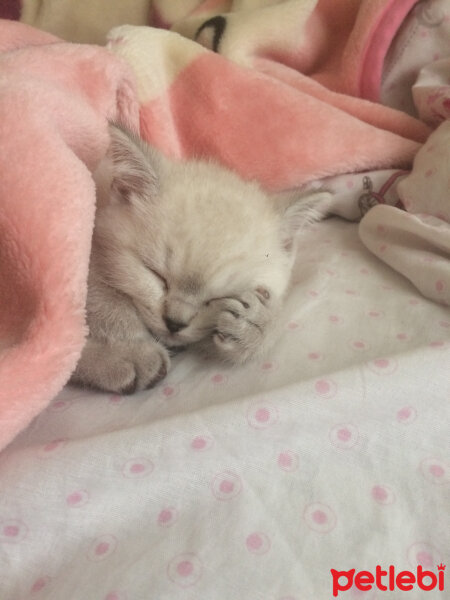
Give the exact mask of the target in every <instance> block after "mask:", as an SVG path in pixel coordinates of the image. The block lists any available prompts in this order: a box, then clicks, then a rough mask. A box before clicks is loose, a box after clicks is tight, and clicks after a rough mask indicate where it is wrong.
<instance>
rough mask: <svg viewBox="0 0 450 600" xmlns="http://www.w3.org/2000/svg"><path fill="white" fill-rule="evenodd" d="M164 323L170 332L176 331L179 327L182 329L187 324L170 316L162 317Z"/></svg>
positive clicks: (179, 329)
mask: <svg viewBox="0 0 450 600" xmlns="http://www.w3.org/2000/svg"><path fill="white" fill-rule="evenodd" d="M164 323H165V324H166V327H167V329H168V330H169V331H170V333H178V332H179V331H181V329H184V328H185V327H186V326H187V323H184V322H183V321H175V320H174V319H171V318H170V317H167V316H166V317H164Z"/></svg>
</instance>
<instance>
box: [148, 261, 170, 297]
mask: <svg viewBox="0 0 450 600" xmlns="http://www.w3.org/2000/svg"><path fill="white" fill-rule="evenodd" d="M145 266H146V268H147V270H148V271H150V273H152V274H153V275H154V276H155V277H156V278H157V279H159V281H160V282H161V284H162V286H163V288H164V291H165V292H167V291H168V289H169V284H168V283H167V279H166V278H165V277H163V276H162V275H161V273H159V272H158V271H156V270H155V269H154V268H153V267H149V266H148V265H145Z"/></svg>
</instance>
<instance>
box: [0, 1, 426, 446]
mask: <svg viewBox="0 0 450 600" xmlns="http://www.w3.org/2000/svg"><path fill="white" fill-rule="evenodd" d="M99 1H100V0H92V6H91V9H92V10H94V9H95V5H96V2H99ZM49 4H50V5H51V3H49ZM231 4H232V8H233V6H234V3H231ZM236 4H237V3H236ZM251 4H252V6H253V7H254V9H253V10H245V11H238V10H232V12H230V13H229V14H220V11H222V10H224V8H225V7H227V6H230V3H229V2H220V1H214V2H212V1H209V2H197V3H195V2H192V0H185V2H183V1H180V2H178V3H176V4H175V3H164V2H159V1H156V0H155V2H153V11H154V12H153V19H154V20H153V23H154V24H157V23H159V24H163V25H165V26H166V27H172V29H173V30H172V31H167V30H165V29H163V28H149V27H131V26H122V27H117V28H115V29H114V30H113V31H112V32H111V33H110V35H109V49H110V50H111V51H112V52H114V53H116V54H117V55H118V56H119V57H121V58H122V59H124V61H126V62H127V63H128V64H129V65H130V66H131V70H132V71H133V72H134V77H135V79H136V82H137V93H138V100H139V102H140V114H139V117H140V129H141V134H142V135H143V136H144V137H145V138H146V139H147V140H149V141H151V142H153V143H154V144H156V145H157V146H159V147H160V148H161V149H162V150H164V151H165V152H167V153H168V154H170V155H172V156H178V157H189V156H198V155H201V156H210V157H214V158H216V159H218V160H219V161H221V162H223V163H224V164H226V165H228V166H230V167H232V168H234V169H236V170H237V171H238V172H240V173H241V174H242V175H243V176H244V177H247V178H257V179H258V180H260V181H261V182H262V183H263V184H264V185H266V186H267V187H268V188H272V189H284V188H290V187H294V186H299V185H302V184H304V183H306V182H308V181H310V180H312V179H316V178H322V177H324V176H327V175H333V174H336V173H344V172H349V171H351V172H354V171H361V170H365V169H375V168H382V167H384V168H389V167H408V166H409V165H410V164H411V161H412V159H413V157H414V155H415V153H416V152H417V150H418V148H419V147H420V143H422V142H423V141H424V140H425V139H426V137H427V135H428V133H429V130H428V128H427V127H426V126H425V125H423V124H422V123H420V122H419V121H417V120H415V119H413V118H411V117H408V116H407V115H404V114H402V113H400V112H398V111H394V110H391V109H388V108H386V107H383V106H380V105H379V104H376V103H374V102H372V101H371V100H374V99H376V94H377V86H378V85H379V78H380V74H381V65H382V62H383V58H384V56H385V53H386V51H387V48H388V46H389V42H390V40H391V39H392V37H393V35H394V34H395V31H396V29H397V28H398V26H399V24H400V23H401V20H402V18H403V17H404V15H405V14H406V12H407V11H408V10H409V9H410V8H411V6H412V5H413V4H414V1H413V0H395V2H393V1H392V0H370V2H369V1H368V0H348V1H347V2H335V0H319V2H317V1H316V0H298V1H295V0H291V1H289V2H287V1H286V2H274V3H273V4H272V5H270V6H266V5H267V4H268V3H267V2H265V1H263V0H261V1H260V2H258V1H257V0H252V2H251ZM269 4H270V3H269ZM240 5H242V6H244V5H245V3H243V2H241V3H240ZM61 6H70V7H71V10H73V11H75V12H76V6H77V4H76V2H72V3H71V0H67V1H66V2H64V3H63V4H61ZM186 7H189V8H188V9H187V10H184V12H183V8H186ZM44 8H45V6H44ZM44 8H43V10H44ZM175 9H177V10H178V11H180V10H181V13H180V14H178V13H177V10H175ZM165 11H166V12H165ZM171 14H172V17H173V15H175V17H173V18H172V20H170V18H171V17H170V15H171ZM74 15H75V13H74ZM41 16H42V14H41ZM98 18H99V22H100V18H101V12H99V17H98ZM74 22H76V19H75V17H74ZM92 24H93V23H92ZM97 25H98V23H97ZM64 27H65V30H67V23H65V25H64ZM175 30H176V31H175ZM177 31H178V33H177ZM0 51H1V54H0V75H1V77H0V169H1V173H2V177H1V179H0V447H1V446H3V445H5V444H6V443H8V442H9V441H10V440H11V439H12V438H13V437H14V435H15V434H16V433H17V432H18V431H20V430H21V429H22V428H23V427H25V426H26V425H27V424H28V423H29V422H30V421H31V419H32V418H33V417H34V416H35V415H36V414H37V413H38V412H39V411H40V410H41V409H42V408H44V407H45V405H46V404H47V403H48V402H49V401H50V400H51V399H52V397H53V396H54V395H55V394H56V393H57V392H58V391H59V390H60V389H61V387H62V386H63V385H64V384H65V382H66V381H67V380H68V378H69V376H70V373H71V371H72V369H73V368H74V366H75V363H76V361H77V358H78V356H79V353H80V351H81V348H82V345H83V339H84V333H85V329H84V317H83V308H84V301H85V293H86V275H87V266H88V256H89V246H90V237H91V233H92V225H93V216H94V196H95V190H94V185H93V181H92V178H91V176H90V171H91V170H92V169H93V168H94V166H95V164H96V163H97V161H98V160H99V159H100V157H101V156H102V154H103V153H104V151H105V148H106V144H107V136H106V119H114V118H120V119H121V120H122V121H124V122H126V123H127V122H128V123H129V124H130V125H131V126H137V120H138V106H137V104H136V102H135V99H134V95H133V90H132V84H131V81H130V78H129V77H130V76H129V75H128V74H127V70H126V68H125V66H124V64H123V62H122V61H121V60H118V59H117V58H115V57H114V56H113V55H112V54H111V53H110V52H108V51H106V50H104V49H101V48H98V47H92V46H80V45H75V44H67V43H62V42H61V41H60V40H59V39H58V38H55V37H53V36H52V35H49V34H44V33H42V32H38V31H37V30H33V29H31V28H29V27H26V26H25V25H21V24H18V23H12V22H6V21H3V22H2V21H0Z"/></svg>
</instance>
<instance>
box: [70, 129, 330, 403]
mask: <svg viewBox="0 0 450 600" xmlns="http://www.w3.org/2000/svg"><path fill="white" fill-rule="evenodd" d="M110 133H111V145H110V148H109V151H108V154H107V156H106V158H105V159H104V160H103V161H102V163H101V164H100V166H99V168H98V169H97V171H96V173H95V175H94V178H95V181H96V184H97V202H98V205H97V214H96V221H95V229H94V236H93V245H92V254H91V263H90V273H89V281H88V299H87V322H88V326H89V337H88V340H87V343H86V345H85V348H84V350H83V353H82V356H81V359H80V361H79V363H78V365H77V368H76V371H75V373H74V374H73V377H72V380H73V381H75V382H78V383H82V384H86V385H90V386H93V387H97V388H100V389H103V390H108V391H112V392H118V393H132V392H133V391H135V390H141V389H144V388H148V387H150V386H152V385H154V384H155V383H156V382H157V381H159V380H160V379H161V378H162V377H164V375H165V374H166V373H167V370H168V369H169V365H170V359H169V354H168V351H167V349H166V348H176V347H181V346H187V345H195V346H196V347H198V348H200V349H202V350H203V351H206V352H207V353H208V354H209V355H215V356H217V357H219V358H221V359H225V360H227V361H230V362H233V363H242V362H244V361H246V360H247V359H249V358H251V357H253V356H254V355H255V354H257V353H258V352H261V351H263V350H264V348H265V347H266V346H267V344H268V343H269V342H270V341H271V337H272V336H271V335H270V331H271V326H272V324H273V323H274V319H275V316H276V314H277V312H278V310H279V308H280V304H281V301H282V299H283V296H284V295H285V292H286V289H287V287H288V284H289V279H290V275H291V269H292V265H293V261H294V255H295V233H296V231H297V229H299V228H300V227H301V226H302V225H304V224H305V223H307V222H308V221H311V220H316V219H317V218H319V217H320V216H321V215H323V213H324V212H325V211H326V206H327V205H328V202H329V194H327V193H319V194H314V195H310V196H308V197H303V198H300V199H298V198H297V199H296V200H295V199H294V198H293V196H292V194H290V195H289V194H284V195H281V196H278V197H277V198H273V197H270V196H269V195H268V194H266V193H265V192H264V191H263V190H262V189H261V187H260V186H259V185H257V184H256V183H255V182H245V181H243V180H242V179H240V178H239V177H238V176H237V175H236V174H234V173H233V172H231V171H229V170H227V169H225V168H224V167H221V166H219V165H218V164H215V163H212V162H206V161H197V160H195V161H187V162H175V161H171V160H168V159H167V158H165V157H164V156H163V155H162V154H160V153H159V152H157V151H156V150H155V149H153V148H151V147H150V146H148V145H147V144H145V143H144V142H142V141H141V140H140V139H138V138H137V137H134V136H133V135H131V134H129V133H127V132H126V131H124V130H122V129H119V128H117V127H115V126H111V128H110Z"/></svg>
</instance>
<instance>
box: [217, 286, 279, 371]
mask: <svg viewBox="0 0 450 600" xmlns="http://www.w3.org/2000/svg"><path fill="white" fill-rule="evenodd" d="M219 302H220V303H221V311H220V313H219V316H218V319H217V325H216V328H215V330H214V332H213V338H212V339H213V343H214V346H215V348H216V351H217V352H218V354H219V356H220V357H221V358H223V359H225V360H229V361H231V362H234V363H242V362H245V361H246V360H248V359H249V358H251V357H252V356H254V355H255V354H257V353H258V351H260V350H261V344H262V342H263V340H264V339H265V336H266V333H267V329H268V325H269V324H270V322H271V321H272V318H273V309H272V306H271V298H270V293H269V291H268V290H266V289H265V288H262V287H258V288H256V290H254V291H253V292H245V293H243V294H241V295H240V296H239V297H232V298H224V299H221V300H220V301H219Z"/></svg>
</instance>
